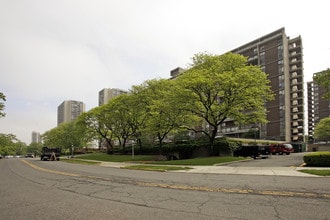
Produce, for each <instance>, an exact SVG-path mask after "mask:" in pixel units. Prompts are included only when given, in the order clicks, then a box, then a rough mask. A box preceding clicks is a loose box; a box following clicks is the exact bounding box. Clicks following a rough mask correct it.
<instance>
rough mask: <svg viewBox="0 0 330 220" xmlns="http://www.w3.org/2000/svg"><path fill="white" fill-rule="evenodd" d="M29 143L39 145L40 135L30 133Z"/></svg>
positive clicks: (33, 132)
mask: <svg viewBox="0 0 330 220" xmlns="http://www.w3.org/2000/svg"><path fill="white" fill-rule="evenodd" d="M31 139H32V141H31V143H41V135H40V133H39V132H36V131H32V136H31Z"/></svg>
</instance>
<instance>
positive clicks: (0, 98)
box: [0, 92, 6, 118]
mask: <svg viewBox="0 0 330 220" xmlns="http://www.w3.org/2000/svg"><path fill="white" fill-rule="evenodd" d="M5 101H6V96H5V95H4V94H3V93H2V92H0V118H1V117H4V116H5V115H6V113H5V112H4V109H5V103H4V102H5Z"/></svg>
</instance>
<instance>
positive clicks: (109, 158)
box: [76, 153, 155, 162]
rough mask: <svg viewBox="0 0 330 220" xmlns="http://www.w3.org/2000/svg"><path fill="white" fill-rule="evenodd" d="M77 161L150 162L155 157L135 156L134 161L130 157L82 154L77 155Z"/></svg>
mask: <svg viewBox="0 0 330 220" xmlns="http://www.w3.org/2000/svg"><path fill="white" fill-rule="evenodd" d="M76 158H78V159H85V160H97V161H104V162H129V161H133V162H139V161H150V160H154V158H155V156H153V155H135V156H134V159H133V158H132V155H114V154H106V153H93V154H83V155H77V156H76Z"/></svg>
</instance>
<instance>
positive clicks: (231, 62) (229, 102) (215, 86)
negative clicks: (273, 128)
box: [176, 53, 273, 145]
mask: <svg viewBox="0 0 330 220" xmlns="http://www.w3.org/2000/svg"><path fill="white" fill-rule="evenodd" d="M176 80H177V81H178V85H179V89H178V90H177V94H178V95H179V96H178V97H179V98H180V99H181V102H180V103H184V104H181V105H180V107H182V108H184V109H185V110H186V112H188V113H190V114H192V115H194V116H197V117H199V118H200V119H202V120H204V121H205V122H206V123H207V126H206V127H207V129H205V127H204V128H202V129H200V130H196V129H195V128H192V129H195V131H197V132H203V133H204V134H206V135H207V136H208V137H209V139H210V141H211V145H212V142H213V140H214V138H215V136H216V135H217V132H218V127H219V126H220V125H221V124H222V123H223V122H224V121H225V120H226V119H233V120H234V121H236V122H237V123H239V124H254V123H266V122H267V120H266V110H265V103H266V101H268V100H271V99H272V98H273V94H272V91H271V88H270V86H269V80H268V79H267V74H265V73H264V72H262V71H261V69H260V68H259V67H257V66H252V65H248V64H247V58H246V57H243V56H241V55H238V54H233V53H227V54H224V55H221V56H217V55H209V54H203V53H202V54H197V55H195V57H194V58H193V64H192V65H191V68H190V69H188V70H187V71H186V72H184V73H183V74H181V75H179V77H177V79H176Z"/></svg>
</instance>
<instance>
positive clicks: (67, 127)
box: [42, 121, 86, 154]
mask: <svg viewBox="0 0 330 220" xmlns="http://www.w3.org/2000/svg"><path fill="white" fill-rule="evenodd" d="M83 136H84V134H83V133H81V131H80V130H79V129H78V128H77V126H76V121H71V122H66V123H62V124H60V125H59V126H57V127H56V128H53V129H51V130H49V131H47V132H45V133H44V134H43V135H42V138H43V140H44V145H45V146H47V147H57V148H61V149H66V150H69V151H70V154H73V147H75V148H79V147H84V146H85V145H86V142H85V141H84V138H83Z"/></svg>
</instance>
